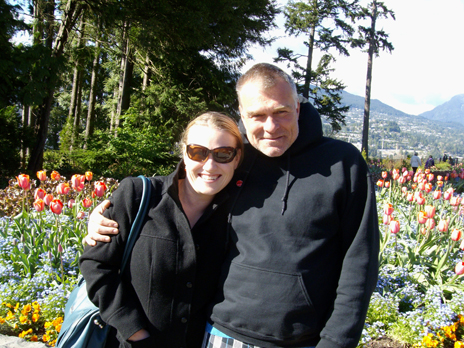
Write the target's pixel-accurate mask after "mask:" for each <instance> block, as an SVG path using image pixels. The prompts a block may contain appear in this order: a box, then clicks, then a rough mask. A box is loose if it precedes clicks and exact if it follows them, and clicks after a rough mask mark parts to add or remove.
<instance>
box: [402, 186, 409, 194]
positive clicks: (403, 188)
mask: <svg viewBox="0 0 464 348" xmlns="http://www.w3.org/2000/svg"><path fill="white" fill-rule="evenodd" d="M401 192H402V193H403V195H405V194H406V193H407V192H408V188H407V187H406V186H403V187H402V188H401Z"/></svg>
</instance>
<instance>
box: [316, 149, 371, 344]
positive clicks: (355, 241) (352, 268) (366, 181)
mask: <svg viewBox="0 0 464 348" xmlns="http://www.w3.org/2000/svg"><path fill="white" fill-rule="evenodd" d="M359 157H360V156H359ZM359 162H360V163H358V165H357V166H354V167H352V168H351V173H350V174H351V194H350V198H349V199H348V202H347V204H346V205H345V210H344V214H343V218H342V224H343V231H342V236H343V237H342V238H343V250H344V252H345V256H344V259H343V264H342V270H341V274H340V279H339V283H338V287H337V293H336V298H335V302H334V310H333V312H332V314H331V316H330V318H329V319H328V321H327V322H326V325H325V327H324V328H323V330H322V332H321V334H320V337H321V340H320V341H319V343H318V345H317V348H329V347H330V348H334V347H343V348H350V347H353V348H354V347H356V346H357V344H358V342H359V338H360V337H361V333H362V330H363V327H364V322H365V318H366V314H367V309H368V306H369V301H370V297H371V295H372V292H373V291H374V289H375V286H376V284H377V278H378V267H379V266H378V253H379V227H378V217H377V208H376V199H375V190H374V184H373V181H372V178H371V175H370V174H369V172H368V169H367V165H366V164H365V162H364V160H363V159H362V158H361V160H359ZM361 162H362V163H361ZM353 168H355V169H353Z"/></svg>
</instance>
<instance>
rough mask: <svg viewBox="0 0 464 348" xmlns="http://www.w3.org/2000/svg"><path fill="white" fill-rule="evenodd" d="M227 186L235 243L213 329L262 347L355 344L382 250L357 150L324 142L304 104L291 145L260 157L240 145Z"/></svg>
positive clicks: (371, 197)
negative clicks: (237, 161)
mask: <svg viewBox="0 0 464 348" xmlns="http://www.w3.org/2000/svg"><path fill="white" fill-rule="evenodd" d="M241 127H242V132H243V133H245V132H244V129H243V125H241ZM231 187H232V191H234V190H236V191H238V192H237V195H236V198H235V201H234V202H233V203H232V204H233V207H232V209H231V213H230V216H229V233H230V236H231V239H232V242H233V243H231V250H230V252H229V255H228V262H226V263H225V266H224V269H223V279H222V282H221V284H220V287H219V291H218V296H217V298H216V301H215V302H216V303H215V305H214V306H213V308H212V315H211V319H212V321H213V323H214V326H215V327H216V328H217V329H219V330H220V331H222V332H224V333H225V334H228V335H230V336H232V337H234V338H236V339H239V340H241V341H243V342H246V343H251V344H255V345H257V346H262V347H305V346H314V345H316V344H317V346H318V347H320V348H322V347H356V345H357V343H358V341H359V338H360V335H361V332H362V329H363V325H364V320H365V316H366V312H367V308H368V305H369V299H370V296H371V294H372V291H373V290H374V288H375V285H376V282H377V273H378V248H379V229H378V218H377V211H376V202H375V192H374V186H373V183H372V179H371V177H370V175H369V171H368V168H367V165H366V163H365V161H364V159H363V158H362V156H361V154H360V152H359V151H358V150H357V149H356V148H355V147H354V146H352V145H350V144H348V143H345V142H342V141H338V140H334V139H330V138H326V137H323V135H322V124H321V120H320V117H319V115H318V113H317V111H316V110H315V109H314V108H313V107H312V106H311V105H310V104H309V103H304V104H301V111H300V118H299V135H298V138H297V140H296V141H295V142H294V144H293V145H292V146H291V147H290V148H289V149H288V150H287V151H286V153H284V154H283V155H282V156H280V157H267V156H265V155H264V154H262V153H261V152H259V151H258V150H256V149H254V148H253V147H252V146H251V145H250V144H249V143H248V142H247V143H246V149H245V158H244V163H243V164H242V165H241V166H240V168H239V169H238V170H237V172H236V175H235V177H234V179H233V181H232V183H231ZM232 197H234V195H232Z"/></svg>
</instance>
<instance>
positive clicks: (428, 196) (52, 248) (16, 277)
mask: <svg viewBox="0 0 464 348" xmlns="http://www.w3.org/2000/svg"><path fill="white" fill-rule="evenodd" d="M52 174H53V173H52ZM455 174H456V175H453V176H451V175H450V177H449V178H445V177H443V176H435V175H433V174H431V173H430V172H428V171H425V172H421V171H418V173H417V174H416V176H415V177H413V176H412V173H411V172H409V171H407V170H403V171H400V170H397V169H394V170H392V171H391V172H388V173H387V172H385V171H384V172H381V173H379V180H378V181H377V187H378V190H377V207H378V212H379V219H380V226H381V245H380V249H381V252H380V255H379V259H380V271H379V281H378V284H377V288H376V291H375V292H374V294H373V296H372V299H371V304H370V306H369V310H368V314H367V320H366V325H365V329H364V331H363V335H362V337H361V341H360V346H370V347H381V346H382V345H381V344H380V345H379V344H376V342H377V343H378V342H385V341H388V342H392V340H395V342H396V343H397V345H398V346H408V347H412V346H414V347H440V348H441V347H444V348H448V347H453V348H457V347H461V346H463V347H464V339H463V334H464V318H463V317H462V316H461V314H464V308H463V303H464V282H463V278H462V274H464V263H463V261H462V258H463V253H464V251H463V249H464V242H463V236H462V234H463V228H464V220H463V215H462V212H463V206H464V205H463V204H464V201H463V200H461V196H460V195H459V194H456V192H455V190H454V188H455V187H456V186H460V184H461V183H462V182H463V180H462V178H464V171H460V172H456V173H455ZM38 175H39V179H41V180H40V185H39V186H40V187H38V188H36V187H35V185H36V183H34V182H33V181H30V180H28V178H27V177H23V176H18V178H17V180H16V181H14V182H13V181H12V182H11V183H10V186H9V187H8V188H7V189H6V190H4V191H2V192H0V198H1V200H0V205H2V204H3V206H4V207H5V206H6V207H7V208H8V209H9V210H8V209H7V210H6V211H8V212H9V216H10V217H3V218H1V219H0V297H1V299H0V300H1V303H2V305H1V307H0V329H1V332H3V333H7V334H11V335H18V336H20V337H23V338H25V339H28V340H40V341H44V342H46V343H47V344H49V345H51V346H53V345H54V340H55V339H56V337H57V334H58V332H59V329H60V325H61V321H62V315H63V309H64V305H65V303H66V297H67V296H68V295H69V293H70V291H71V290H72V288H73V287H74V285H75V284H76V281H77V277H78V267H77V260H78V257H79V255H80V254H81V252H82V250H83V247H82V238H83V236H84V235H85V234H86V225H87V221H86V219H87V214H88V212H89V211H90V210H91V209H92V208H93V207H94V206H95V205H96V204H97V201H96V200H97V199H103V198H105V197H106V196H107V195H109V194H110V192H111V191H112V190H114V189H115V188H116V187H117V182H114V181H112V180H99V181H97V182H92V181H91V180H92V178H91V177H88V179H90V180H85V179H84V176H82V175H79V176H73V178H72V179H71V180H69V181H67V180H66V179H64V178H58V179H57V177H56V175H55V177H54V178H53V176H51V177H50V179H49V178H47V177H46V175H44V176H40V172H39V173H38ZM42 179H43V180H42ZM66 185H67V186H66ZM34 189H35V190H34ZM37 189H43V190H44V191H45V192H44V193H42V192H40V191H37ZM38 192H39V193H38ZM52 193H53V194H54V195H55V196H56V197H53V199H51V197H49V198H48V199H46V195H47V194H52ZM39 195H42V197H43V198H40V196H39ZM34 196H35V198H34ZM57 200H59V202H57ZM41 201H42V202H41ZM18 207H20V208H18ZM11 216H15V217H11ZM388 346H391V343H389V344H388Z"/></svg>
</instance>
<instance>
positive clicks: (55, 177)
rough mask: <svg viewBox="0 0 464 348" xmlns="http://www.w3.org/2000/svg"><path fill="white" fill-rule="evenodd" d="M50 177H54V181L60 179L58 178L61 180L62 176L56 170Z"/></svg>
mask: <svg viewBox="0 0 464 348" xmlns="http://www.w3.org/2000/svg"><path fill="white" fill-rule="evenodd" d="M50 178H52V180H54V181H58V180H60V178H61V176H60V173H58V172H57V171H56V170H54V171H53V172H52V173H51V174H50Z"/></svg>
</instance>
